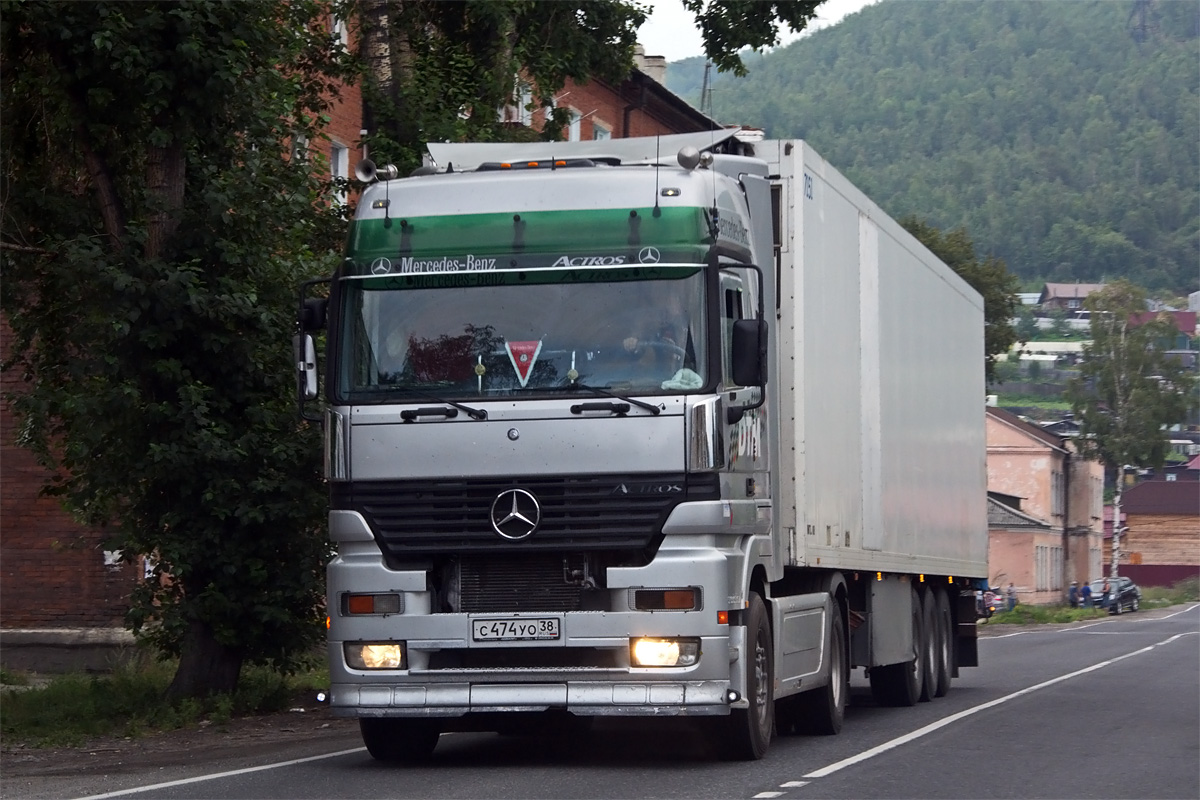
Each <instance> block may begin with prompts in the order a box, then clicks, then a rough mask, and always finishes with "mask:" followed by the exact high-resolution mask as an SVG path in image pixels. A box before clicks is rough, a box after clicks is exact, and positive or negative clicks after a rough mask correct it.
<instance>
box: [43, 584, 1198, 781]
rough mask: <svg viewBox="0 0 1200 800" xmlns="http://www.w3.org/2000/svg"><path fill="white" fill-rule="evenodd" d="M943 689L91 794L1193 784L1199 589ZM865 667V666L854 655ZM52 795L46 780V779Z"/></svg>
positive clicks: (999, 629)
mask: <svg viewBox="0 0 1200 800" xmlns="http://www.w3.org/2000/svg"><path fill="white" fill-rule="evenodd" d="M984 634H985V636H984V638H983V639H982V640H981V641H980V660H981V662H982V664H983V666H981V667H979V668H975V669H965V670H963V671H962V674H961V676H960V677H959V678H958V679H956V680H955V682H954V686H953V688H952V689H951V691H950V694H949V695H948V696H947V697H944V698H940V699H937V700H935V701H933V702H932V703H921V704H919V705H918V706H916V707H914V708H907V709H897V708H880V707H878V706H876V705H875V704H874V702H873V701H872V700H871V697H870V692H869V690H868V689H867V686H866V683H865V681H864V680H862V679H861V676H860V675H858V674H857V673H856V675H855V679H854V683H853V686H852V707H851V708H850V709H849V710H848V711H847V715H846V723H845V727H844V728H843V730H842V733H841V735H840V736H835V737H807V736H796V737H790V736H789V737H782V738H777V739H776V740H775V741H774V743H773V744H772V747H771V751H770V752H769V753H768V755H767V757H766V758H765V759H763V760H762V761H758V762H728V761H724V760H722V759H721V758H720V753H718V752H715V751H714V750H713V749H712V748H711V747H710V746H709V745H708V744H707V742H706V741H705V740H704V739H702V738H700V737H699V736H698V735H696V733H695V732H694V731H693V730H691V729H689V728H687V727H684V726H681V725H678V724H670V723H669V722H668V721H662V722H663V723H664V724H661V725H655V726H653V727H648V726H647V725H646V724H645V723H644V722H643V723H640V724H637V725H634V724H628V723H623V724H616V723H613V722H608V721H605V722H604V724H601V725H599V726H597V728H596V729H595V730H594V731H593V732H592V733H591V734H590V735H589V736H588V737H586V738H578V739H557V740H549V739H543V738H537V737H502V736H497V735H492V734H450V735H445V736H443V737H442V740H441V742H440V743H439V745H438V748H437V750H436V752H435V753H434V756H433V759H432V761H431V763H430V764H429V765H428V766H422V767H417V768H413V767H396V766H390V765H383V764H379V763H376V762H374V761H372V760H371V758H370V757H369V756H368V755H367V754H366V752H365V751H363V750H361V749H360V748H359V747H358V746H357V744H356V743H351V746H350V747H346V740H345V737H344V736H343V737H342V738H341V739H339V740H337V741H336V745H337V746H333V745H334V744H335V742H331V747H330V748H329V751H328V752H327V753H312V752H311V748H310V751H305V752H301V751H297V752H296V753H294V754H290V755H289V757H284V758H279V757H276V758H275V759H274V760H273V761H271V762H270V763H263V764H258V765H254V766H250V767H246V766H244V765H239V766H238V768H237V769H230V767H229V765H225V764H221V763H208V764H201V765H197V766H196V767H195V768H194V769H193V770H191V771H190V773H189V774H188V775H187V776H186V777H172V778H171V779H169V780H163V779H162V776H156V775H154V774H150V773H148V774H146V775H145V776H139V777H144V778H145V780H144V782H142V783H140V784H139V785H141V786H142V787H143V788H142V789H140V790H134V791H125V792H123V793H109V792H104V790H105V789H107V788H111V784H108V785H107V786H106V785H105V784H104V783H102V782H99V781H97V783H96V784H95V787H96V788H95V790H94V791H91V792H89V791H87V790H86V786H87V780H86V776H78V777H79V778H81V779H82V780H77V781H75V783H74V787H73V788H74V789H75V793H74V794H73V795H57V796H60V797H63V796H74V797H81V796H85V795H86V796H91V797H94V798H109V797H123V798H124V797H128V798H230V799H233V798H247V799H248V800H249V799H251V798H252V799H254V800H262V799H265V798H365V797H369V798H373V799H374V798H488V799H489V800H499V799H500V798H570V799H571V800H576V799H578V800H587V799H589V798H775V797H778V798H785V799H786V800H804V798H988V799H989V800H996V799H998V798H1013V797H1017V798H1138V799H1143V798H1187V799H1188V800H1196V798H1200V606H1191V607H1187V608H1186V609H1180V608H1176V609H1171V610H1170V611H1166V612H1164V611H1159V612H1150V613H1145V612H1143V613H1138V614H1129V615H1123V616H1121V617H1115V618H1109V619H1106V620H1103V621H1100V622H1096V623H1088V624H1079V625H1075V626H1071V627H1069V628H1049V627H1040V628H1025V629H1015V630H1014V629H1011V628H1008V627H1007V626H996V625H993V626H992V627H991V628H990V629H987V630H985V631H984ZM859 672H861V671H859ZM43 796H46V795H43Z"/></svg>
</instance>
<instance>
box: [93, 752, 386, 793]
mask: <svg viewBox="0 0 1200 800" xmlns="http://www.w3.org/2000/svg"><path fill="white" fill-rule="evenodd" d="M366 749H367V748H365V747H355V748H354V749H352V750H339V751H337V752H336V753H325V754H323V755H319V756H309V757H307V758H293V759H292V760H291V761H279V762H276V763H274V764H263V765H262V766H261V767H246V768H244V769H233V770H229V771H228V772H216V773H213V774H212V775H197V776H196V777H195V778H183V779H182V780H177V781H166V782H164V783H156V784H154V785H152V786H138V787H136V788H134V789H122V790H120V791H118V792H106V793H104V794H92V795H88V796H87V797H80V798H78V800H106V798H109V797H121V796H123V795H127V794H137V793H139V792H152V791H154V790H155V789H169V788H172V787H174V786H186V785H187V784H189V783H203V782H204V781H215V780H217V779H218V778H229V777H232V776H234V775H246V774H249V773H251V772H263V771H264V770H268V769H278V768H280V767H290V766H292V765H293V764H304V763H307V762H309V761H321V760H322V759H326V758H337V757H338V756H348V755H350V754H351V753H362V752H365V751H366Z"/></svg>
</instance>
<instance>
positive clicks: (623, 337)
mask: <svg viewBox="0 0 1200 800" xmlns="http://www.w3.org/2000/svg"><path fill="white" fill-rule="evenodd" d="M704 274H705V273H704V267H703V266H700V265H690V266H656V267H651V268H646V267H638V268H631V267H630V268H606V269H572V270H534V271H520V272H518V271H491V272H475V273H447V274H438V275H386V276H366V277H355V278H347V279H345V281H344V282H343V284H342V294H343V302H342V309H343V313H342V321H341V331H342V344H341V347H340V348H339V349H340V357H339V360H338V373H339V374H338V380H337V383H338V394H339V395H340V397H341V399H342V400H343V401H346V402H368V403H369V402H391V401H402V400H403V399H404V395H406V394H409V395H412V396H416V395H424V396H426V397H428V396H437V397H445V398H455V399H463V398H473V399H488V398H491V397H500V396H506V395H515V394H522V395H524V394H536V393H556V392H561V391H563V390H570V389H572V388H584V387H592V388H600V389H607V390H610V391H613V392H621V393H628V394H680V393H683V392H688V391H696V390H699V389H700V388H701V387H703V386H704V385H705V384H706V383H707V378H706V375H705V370H706V366H707V357H706V353H705V347H706V343H707V338H706V326H705V308H706V303H705V282H704Z"/></svg>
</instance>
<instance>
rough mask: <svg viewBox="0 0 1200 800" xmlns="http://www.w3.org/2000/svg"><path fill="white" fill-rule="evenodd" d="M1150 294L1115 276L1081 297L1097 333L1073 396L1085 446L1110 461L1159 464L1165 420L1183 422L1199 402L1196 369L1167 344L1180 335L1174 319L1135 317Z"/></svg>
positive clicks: (1164, 442)
mask: <svg viewBox="0 0 1200 800" xmlns="http://www.w3.org/2000/svg"><path fill="white" fill-rule="evenodd" d="M1145 299H1146V298H1145V293H1144V292H1143V291H1142V290H1141V289H1139V288H1138V287H1136V286H1134V285H1133V284H1131V283H1129V282H1128V281H1125V280H1117V281H1114V282H1113V283H1110V284H1108V285H1107V286H1105V287H1104V288H1103V289H1101V290H1099V291H1097V292H1093V293H1092V294H1091V295H1089V296H1088V298H1087V299H1086V300H1085V301H1084V306H1085V307H1086V308H1087V309H1088V310H1089V311H1091V312H1092V314H1091V329H1092V341H1091V342H1090V343H1089V344H1085V345H1084V348H1083V360H1082V361H1081V363H1080V365H1079V377H1078V378H1075V379H1073V380H1072V381H1070V383H1069V384H1068V396H1069V398H1070V400H1071V404H1072V408H1073V410H1074V412H1075V415H1076V419H1078V421H1079V424H1080V437H1079V439H1078V440H1077V441H1078V443H1079V445H1080V448H1081V451H1082V452H1084V454H1085V455H1089V456H1093V457H1096V458H1099V459H1100V460H1102V461H1103V462H1104V463H1106V464H1109V465H1111V466H1117V467H1123V466H1125V465H1133V466H1138V467H1147V466H1157V467H1161V466H1162V463H1163V461H1164V459H1165V456H1166V453H1167V450H1168V445H1169V443H1168V440H1167V436H1166V433H1165V432H1164V426H1167V425H1172V424H1175V423H1178V422H1180V421H1181V420H1182V419H1183V418H1184V415H1185V413H1186V412H1187V410H1188V406H1189V403H1191V402H1194V399H1193V397H1192V387H1193V386H1194V384H1195V376H1194V375H1192V374H1191V373H1190V372H1188V371H1187V370H1185V369H1184V368H1183V367H1182V365H1181V364H1180V363H1179V362H1178V361H1177V360H1175V359H1173V358H1171V357H1169V356H1167V355H1166V353H1165V352H1164V351H1165V347H1164V343H1169V342H1170V341H1171V340H1172V339H1173V338H1174V336H1175V332H1176V328H1175V324H1174V322H1173V320H1172V319H1171V318H1170V316H1168V315H1161V316H1159V317H1155V318H1152V319H1149V320H1146V321H1144V322H1141V321H1140V320H1138V319H1135V318H1134V317H1135V315H1139V314H1141V313H1142V312H1143V311H1144V309H1145V307H1146V305H1145ZM1139 322H1140V324H1139Z"/></svg>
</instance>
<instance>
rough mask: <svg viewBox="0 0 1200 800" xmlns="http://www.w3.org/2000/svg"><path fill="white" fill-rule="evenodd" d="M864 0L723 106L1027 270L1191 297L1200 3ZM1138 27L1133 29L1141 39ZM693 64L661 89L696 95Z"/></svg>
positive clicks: (760, 61)
mask: <svg viewBox="0 0 1200 800" xmlns="http://www.w3.org/2000/svg"><path fill="white" fill-rule="evenodd" d="M1131 5H1132V3H1131V2H1130V3H1113V2H1071V3H1044V2H1036V1H1035V0H1012V2H1004V3H962V2H950V1H949V0H927V1H926V2H887V3H877V4H874V5H871V6H869V7H867V8H865V9H863V11H861V12H860V13H858V14H855V15H853V16H852V17H850V18H848V19H846V20H844V21H843V22H841V23H839V24H838V25H835V26H832V27H829V28H826V29H823V30H820V31H816V32H814V33H813V34H812V35H811V36H808V37H805V38H803V39H800V40H799V41H796V42H794V43H792V44H790V45H789V46H787V47H785V48H781V49H779V50H776V51H773V52H771V53H768V54H765V55H759V56H753V57H748V58H747V59H746V65H747V67H748V70H749V75H748V76H746V77H745V78H734V77H732V76H728V75H720V76H717V78H716V79H715V80H714V81H713V93H712V102H713V109H714V114H715V116H716V117H717V118H718V119H721V120H724V121H727V122H730V123H745V124H751V125H755V126H759V127H763V128H765V129H766V132H767V135H768V136H770V137H774V138H791V137H796V138H803V139H806V140H808V141H809V142H810V143H812V144H813V146H814V147H815V148H816V149H817V151H818V152H820V153H821V154H822V155H823V156H824V157H825V158H827V159H829V161H830V163H832V164H833V165H834V166H836V167H837V168H838V169H839V170H841V171H842V172H844V173H845V174H846V176H847V177H848V178H850V180H852V181H853V182H854V183H855V184H856V185H858V186H860V187H861V188H862V189H863V190H864V191H865V192H866V193H867V194H868V195H869V196H870V197H871V198H872V199H874V200H875V201H876V202H878V203H879V204H880V206H881V207H882V208H883V209H884V210H885V211H887V212H888V213H889V214H891V215H892V216H893V217H896V218H900V217H902V216H907V215H913V214H915V215H917V216H920V217H921V218H923V219H928V220H929V221H930V222H931V224H934V225H936V226H938V227H939V228H942V229H947V230H948V229H954V228H964V229H966V230H968V231H970V232H971V235H972V237H973V238H974V240H975V242H976V244H977V246H978V248H979V250H980V252H982V253H987V254H988V255H989V256H994V257H996V258H999V259H1002V260H1003V261H1004V262H1005V263H1006V264H1008V266H1009V268H1010V269H1011V270H1012V271H1013V272H1014V273H1016V274H1017V275H1019V276H1020V277H1021V279H1022V280H1023V281H1028V282H1029V283H1031V284H1033V285H1035V286H1038V287H1039V288H1040V283H1041V282H1043V281H1047V280H1051V281H1056V282H1071V281H1082V282H1100V281H1101V280H1106V279H1111V278H1115V277H1127V278H1129V279H1130V280H1132V281H1134V282H1135V283H1138V284H1140V285H1142V286H1145V287H1147V288H1149V289H1169V290H1171V291H1172V292H1174V293H1175V294H1184V295H1186V294H1187V293H1189V292H1191V291H1194V290H1195V287H1196V264H1197V263H1200V215H1198V214H1197V213H1196V209H1197V208H1198V207H1200V70H1197V66H1196V51H1197V50H1196V49H1197V43H1198V35H1200V26H1198V25H1197V12H1196V5H1195V3H1188V2H1165V1H1164V2H1155V3H1151V4H1149V6H1148V16H1149V18H1150V19H1149V23H1150V27H1151V33H1150V35H1149V36H1146V37H1135V36H1133V35H1131V31H1130V29H1129V27H1128V24H1129V8H1130V6H1131ZM1139 38H1140V40H1139ZM703 71H704V59H702V58H696V59H688V60H684V61H680V62H677V63H673V64H671V65H670V66H669V68H668V70H667V85H668V87H669V88H671V89H672V91H674V92H676V93H677V94H679V95H681V96H683V97H685V98H689V99H691V100H692V101H693V102H696V101H697V98H698V95H699V87H700V85H701V81H702V75H703Z"/></svg>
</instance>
